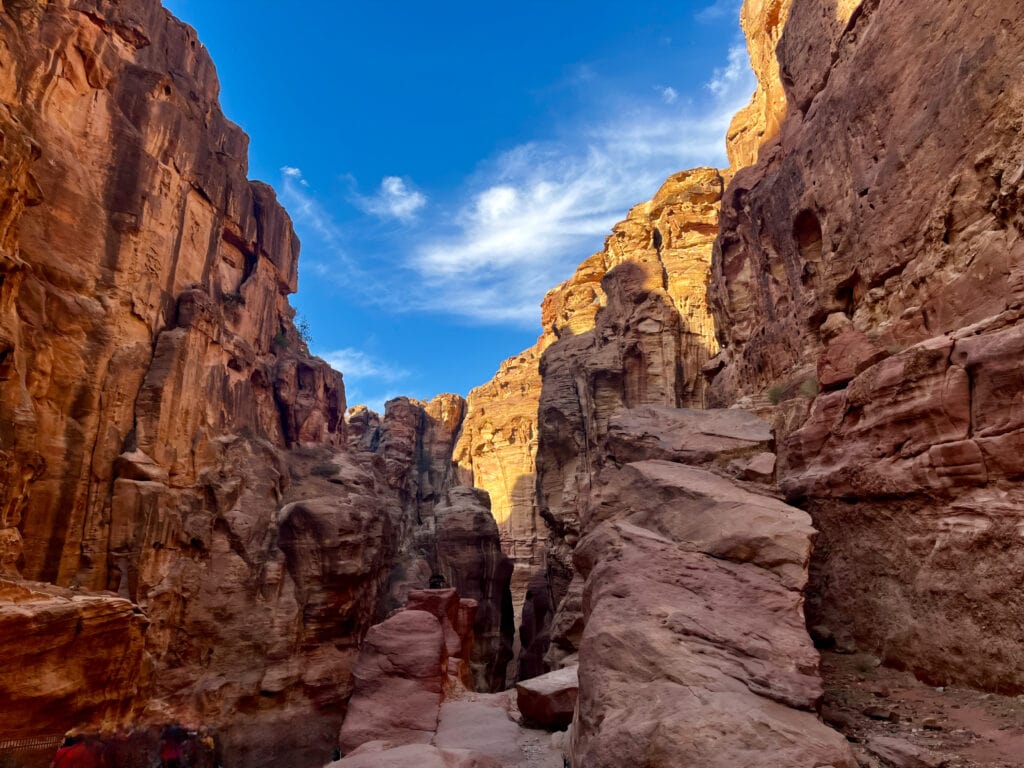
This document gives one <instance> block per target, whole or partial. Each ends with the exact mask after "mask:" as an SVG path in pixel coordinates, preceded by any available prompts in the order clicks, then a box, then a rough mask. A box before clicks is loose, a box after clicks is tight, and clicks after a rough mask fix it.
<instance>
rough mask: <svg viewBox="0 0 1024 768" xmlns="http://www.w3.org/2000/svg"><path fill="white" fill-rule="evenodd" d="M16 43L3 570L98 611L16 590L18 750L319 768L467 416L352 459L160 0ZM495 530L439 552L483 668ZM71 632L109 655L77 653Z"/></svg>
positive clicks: (186, 34)
mask: <svg viewBox="0 0 1024 768" xmlns="http://www.w3.org/2000/svg"><path fill="white" fill-rule="evenodd" d="M0 39H2V41H3V44H2V45H0V160H2V162H0V572H2V573H3V574H5V575H6V576H8V577H10V578H12V579H14V580H15V581H17V580H18V579H26V580H35V581H38V582H49V583H52V584H58V585H61V586H64V587H70V588H71V590H72V592H71V593H69V594H74V595H78V596H79V597H74V598H71V599H70V602H68V598H66V597H62V598H60V599H57V598H54V599H53V600H49V599H42V598H40V599H38V600H37V599H32V600H25V601H20V602H18V606H20V607H18V608H17V609H15V610H13V612H12V611H10V610H8V608H9V607H10V603H11V601H10V600H9V599H8V597H7V596H6V593H5V596H4V597H3V598H2V602H0V614H2V615H3V617H4V621H5V622H8V623H9V622H11V621H15V619H16V618H17V617H18V616H25V615H29V618H28V619H27V621H28V622H29V624H28V625H27V626H30V627H32V628H33V629H32V633H31V637H28V636H26V638H25V640H24V642H25V643H31V642H33V640H32V638H37V640H38V648H36V649H30V648H28V647H25V648H20V646H18V644H17V643H15V646H17V647H14V648H11V649H8V650H9V653H8V652H5V657H7V658H9V659H14V658H18V659H22V660H23V661H24V663H23V664H21V665H18V666H16V667H14V668H12V669H11V672H10V673H9V674H7V675H5V676H3V678H2V685H3V695H2V696H0V701H2V703H0V721H3V722H5V723H7V724H14V725H11V726H10V727H11V728H16V729H17V732H13V733H10V732H5V735H6V736H12V737H27V736H34V735H37V734H42V735H51V731H52V730H53V729H56V730H57V731H59V732H62V731H63V730H64V729H66V728H68V727H70V726H73V725H83V726H89V725H92V726H98V725H99V724H100V723H101V722H102V721H108V724H109V723H110V722H112V721H114V720H116V719H119V718H120V719H123V720H125V721H130V722H134V723H135V724H146V723H151V722H157V723H166V722H183V723H185V724H198V723H200V722H202V723H205V724H207V725H210V726H215V727H218V728H220V729H221V731H222V733H223V735H224V738H225V740H226V743H227V744H228V745H229V746H230V748H231V750H232V754H234V755H236V756H237V757H238V759H240V760H241V761H243V762H244V764H246V765H253V766H256V765H260V764H267V763H271V764H280V765H286V764H291V762H292V761H293V762H295V763H301V762H303V761H306V762H316V761H317V758H314V757H310V755H313V754H319V755H320V757H323V755H324V754H328V753H329V748H330V747H329V745H330V744H331V743H332V742H333V739H334V736H335V735H336V732H337V731H336V727H337V723H338V722H339V721H340V717H341V714H343V708H344V703H345V702H346V700H347V699H348V697H349V695H350V694H351V691H352V669H353V665H354V663H355V660H356V657H357V655H358V645H359V643H360V641H361V639H362V637H363V635H364V634H365V633H366V631H367V630H368V629H369V627H370V626H371V625H372V624H373V623H374V622H375V621H377V620H378V619H379V618H380V617H381V616H382V614H383V613H385V612H386V610H387V609H388V605H387V603H388V600H387V595H388V590H387V587H388V582H389V577H390V576H391V575H392V574H393V573H394V571H395V570H396V564H397V563H400V562H404V560H402V558H399V557H398V556H397V555H398V553H399V552H402V553H403V558H404V556H405V553H406V552H408V551H412V549H410V546H409V545H410V544H411V542H413V541H414V540H415V541H420V542H421V546H420V550H422V551H429V552H431V553H432V555H431V557H433V558H434V560H433V561H432V562H433V565H432V566H431V567H428V569H427V572H426V574H425V576H424V577H423V584H422V585H421V586H427V584H426V581H427V579H428V578H429V576H430V575H431V572H432V569H433V570H437V568H438V565H437V562H436V561H437V560H438V559H439V555H438V554H437V549H438V547H437V545H436V544H435V539H434V527H433V508H434V506H436V505H437V504H438V503H439V502H444V503H445V504H448V505H449V506H451V500H450V499H449V498H448V497H447V496H446V492H447V489H448V486H449V484H450V483H449V475H450V473H451V452H452V444H453V442H454V438H455V434H456V433H457V431H458V429H459V424H460V423H461V420H462V414H463V409H464V403H463V402H462V400H461V398H456V397H454V396H450V397H447V398H439V399H437V400H436V401H434V402H433V403H431V404H429V405H427V406H425V408H420V410H419V411H416V414H417V415H416V419H417V420H416V421H415V423H413V422H409V423H408V424H406V423H405V422H403V420H402V419H401V418H393V419H391V420H390V422H389V424H388V425H387V427H386V428H385V429H384V430H383V431H384V432H385V438H384V439H383V440H381V439H380V435H379V434H377V440H376V443H375V444H373V445H370V444H367V445H365V446H364V445H362V444H361V443H360V442H359V440H360V438H361V437H366V436H368V435H369V437H368V439H370V440H373V434H375V430H376V431H377V432H379V431H380V430H379V429H378V427H379V420H378V423H377V424H376V426H374V425H373V424H372V421H373V419H371V417H370V415H369V414H366V418H365V419H363V420H362V421H360V420H359V419H356V422H357V424H356V428H355V429H354V430H353V431H354V433H355V434H354V436H353V441H352V445H351V447H350V446H349V445H348V444H347V439H346V437H347V436H346V425H345V422H344V421H343V420H342V414H343V413H344V411H345V393H344V387H343V384H342V379H341V375H340V374H338V373H337V372H335V371H332V370H331V369H330V368H329V367H328V366H327V365H326V364H325V363H324V362H323V361H320V360H317V359H315V358H312V357H310V355H309V353H308V350H307V349H306V345H305V342H304V341H303V340H302V339H301V338H300V336H299V334H298V333H297V331H296V329H295V326H294V324H293V317H294V310H292V308H291V307H290V306H289V304H288V295H289V294H290V293H292V292H294V291H295V289H296V281H297V258H298V251H299V243H298V239H297V238H296V236H295V233H294V231H293V230H292V226H291V222H290V220H289V218H288V216H287V214H286V213H285V211H284V210H283V209H282V208H281V207H280V206H279V205H278V203H277V202H276V200H275V197H274V193H273V190H271V189H270V188H269V187H268V186H266V185H263V184H260V183H256V182H250V181H248V180H247V178H246V172H247V157H246V152H247V143H248V140H247V138H246V136H245V135H244V134H243V133H242V132H241V130H239V129H238V127H237V126H234V125H232V124H231V123H230V122H228V121H227V120H226V119H225V118H224V116H223V115H222V113H221V111H220V107H219V104H218V102H217V93H218V84H217V79H216V74H215V72H214V69H213V65H212V63H211V61H210V59H209V56H208V54H207V52H206V50H205V49H204V48H203V46H202V45H201V44H200V43H199V42H198V41H197V40H196V37H195V33H194V32H193V31H192V30H191V29H189V28H188V27H186V26H185V25H183V24H181V23H180V22H178V21H177V20H175V19H174V18H173V17H171V16H170V15H169V14H168V13H167V12H166V11H165V10H164V9H163V8H162V7H161V6H160V4H159V3H158V2H156V0H128V1H126V2H120V3H114V4H111V3H103V2H98V0H97V1H96V2H91V1H89V0H87V1H86V2H74V3H72V2H70V0H57V1H56V2H50V3H34V2H28V3H24V2H23V3H7V4H5V5H4V6H3V8H2V10H0ZM417 407H418V406H417ZM413 410H415V409H412V410H410V413H412V411H413ZM385 421H388V419H385ZM403 425H404V426H403ZM405 427H409V429H406V428H405ZM403 430H404V431H403ZM403 441H405V442H403ZM410 441H411V442H410ZM381 445H383V448H381ZM378 449H380V450H378ZM481 509H482V510H483V514H484V515H486V511H485V509H484V508H481ZM474 514H475V513H474ZM454 517H458V516H457V515H455V516H454ZM485 528H486V527H485ZM485 528H474V529H473V531H472V533H467V530H466V529H465V526H462V525H461V524H460V525H455V526H454V527H453V528H452V531H454V533H452V535H453V536H454V538H455V539H458V540H459V542H460V546H461V544H462V543H464V542H463V539H465V538H466V537H467V536H478V537H479V538H478V539H475V540H474V541H473V542H472V543H473V547H472V549H473V551H474V552H478V553H479V562H477V561H472V562H470V561H471V560H472V558H471V557H467V556H463V555H459V556H458V557H455V556H454V555H452V554H451V553H448V554H447V555H446V557H447V558H448V561H452V562H455V561H458V563H459V567H458V568H456V567H455V566H452V572H453V573H454V572H455V571H459V572H460V573H462V572H465V576H464V577H462V576H460V577H459V579H460V580H461V581H462V582H464V583H461V584H460V586H462V587H464V589H465V590H466V591H467V593H472V594H474V595H477V594H479V597H480V599H481V600H482V601H483V602H484V603H485V604H484V606H483V607H481V609H480V610H479V611H478V613H477V614H476V622H477V627H476V629H477V632H478V634H479V635H480V636H481V637H483V638H486V641H487V642H490V643H491V646H490V650H484V651H481V652H480V653H481V656H480V658H478V659H475V660H474V663H479V664H480V665H481V666H482V667H485V666H486V665H487V664H488V663H491V662H490V660H489V658H488V659H485V658H484V655H485V654H487V653H490V652H491V650H493V649H495V648H497V647H500V646H502V644H503V643H504V642H505V641H504V640H503V639H502V638H503V637H504V635H503V634H502V623H501V622H502V616H503V610H504V605H505V600H506V595H507V570H508V566H507V561H503V560H502V559H501V557H500V553H499V551H498V543H497V532H496V531H494V530H492V529H491V528H486V529H485ZM442 529H444V527H443V526H442ZM444 530H447V529H444ZM460 536H461V537H462V538H461V539H460V538H459V537H460ZM477 545H479V546H477ZM442 548H443V547H442ZM420 550H417V551H420ZM460 558H461V559H460ZM485 563H486V565H485ZM452 578H453V579H454V578H455V577H454V576H453V577H452ZM502 578H504V582H503V581H502ZM19 583H21V582H19ZM25 583H26V584H27V582H25ZM23 589H25V590H27V591H28V592H29V593H31V594H37V593H40V591H41V593H42V594H47V595H48V594H50V593H49V592H47V589H49V588H48V587H42V586H31V585H27V586H25V587H23ZM96 592H103V595H102V596H97V595H95V593H96ZM113 595H119V596H120V599H119V598H116V597H113ZM129 601H130V602H129ZM133 604H134V609H135V610H139V611H141V612H142V614H143V616H144V618H139V617H138V616H137V615H136V614H135V613H133V607H132V606H133ZM55 606H56V607H55ZM58 608H59V610H58ZM76 611H77V612H78V614H79V615H80V618H81V619H82V621H83V622H84V623H85V625H87V629H88V627H91V626H92V625H93V624H96V625H97V626H98V627H99V629H98V630H97V631H100V630H102V639H100V636H99V635H97V636H96V637H95V638H94V637H93V635H92V634H90V632H91V630H89V631H88V632H87V633H86V639H87V642H81V643H70V644H69V642H68V640H67V638H66V637H65V635H66V632H65V630H66V626H65V624H67V622H69V621H70V622H72V625H74V616H75V615H76ZM26 612H28V614H26ZM55 612H56V613H60V616H61V617H62V618H61V619H60V621H59V622H49V623H48V622H47V621H46V617H47V616H50V615H51V614H52V615H56V613H55ZM90 612H91V613H90ZM94 614H95V616H97V617H100V618H96V620H95V622H93V618H92V617H93V616H94ZM468 615H469V614H468V613H467V617H468ZM102 617H106V618H102ZM101 618H102V621H101ZM464 618H465V617H464ZM467 620H469V619H468V618H467ZM90 622H92V623H90ZM100 624H102V626H99V625H100ZM49 630H52V632H53V637H52V638H45V639H44V635H45V634H46V632H47V631H49ZM506 634H507V633H506ZM9 639H10V635H9V634H8V633H6V632H5V633H4V640H5V641H7V640H9ZM487 642H484V644H483V645H482V646H481V647H485V646H487ZM40 649H46V650H45V652H44V651H42V650H40ZM104 650H105V651H106V652H107V653H109V654H110V657H109V658H107V657H105V656H103V652H104ZM115 656H116V657H117V659H119V660H120V661H119V662H118V664H119V666H118V664H115V662H114V657H115ZM492 656H493V654H492ZM65 673H66V677H67V679H68V680H81V681H82V682H83V685H92V684H93V683H95V682H96V681H97V680H98V679H99V678H100V677H103V678H105V679H106V681H107V684H106V685H105V687H103V689H102V690H101V691H89V690H85V691H82V692H80V693H76V694H74V695H68V694H67V692H66V691H65V690H64V688H63V686H65V685H66V681H65V682H62V678H61V675H64V674H65ZM496 674H497V673H496ZM483 677H486V675H484V676H483ZM8 691H11V692H14V691H19V692H18V693H17V695H16V696H15V695H8ZM47 701H49V702H50V704H49V710H48V714H47V716H46V717H36V718H32V717H29V715H31V713H33V712H37V711H39V710H40V709H41V708H43V707H44V706H46V704H45V703H46V702H47ZM9 702H16V703H17V707H16V708H18V709H19V711H20V712H22V714H19V715H18V719H17V720H15V719H13V717H14V715H13V713H12V712H11V711H9V709H10V708H11V707H15V704H10V707H9V706H8V703H9ZM314 713H315V714H316V717H311V715H313V714H314ZM324 739H326V741H324ZM321 742H323V743H321ZM325 750H326V751H325Z"/></svg>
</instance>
